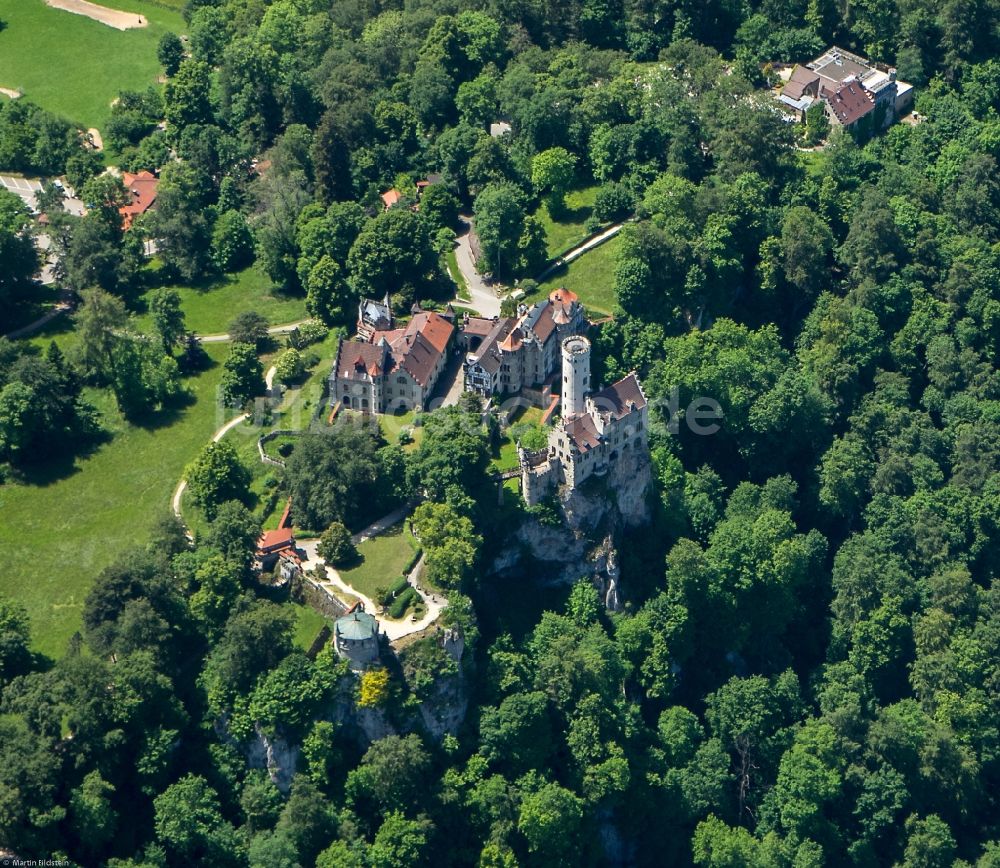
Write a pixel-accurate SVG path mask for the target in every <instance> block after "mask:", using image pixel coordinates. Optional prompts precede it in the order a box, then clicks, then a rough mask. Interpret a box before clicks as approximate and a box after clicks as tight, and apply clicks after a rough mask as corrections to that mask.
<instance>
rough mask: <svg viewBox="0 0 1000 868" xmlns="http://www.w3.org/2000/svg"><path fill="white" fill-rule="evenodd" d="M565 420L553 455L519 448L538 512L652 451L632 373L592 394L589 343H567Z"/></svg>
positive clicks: (527, 495)
mask: <svg viewBox="0 0 1000 868" xmlns="http://www.w3.org/2000/svg"><path fill="white" fill-rule="evenodd" d="M561 349H562V361H563V371H562V402H561V407H562V416H561V418H560V419H559V421H558V422H557V423H556V424H555V425H554V426H553V428H552V430H551V431H550V432H549V445H548V449H542V450H535V451H528V450H525V449H522V448H520V447H519V448H518V460H519V461H520V463H521V490H522V492H523V494H524V499H525V502H526V503H527V504H528V505H529V506H533V505H534V504H535V503H537V502H538V501H540V500H542V499H544V498H545V497H546V496H547V495H548V494H550V493H551V492H552V491H554V490H555V489H556V488H557V487H558V486H559V485H563V486H565V488H566V489H567V490H568V491H573V490H574V489H576V488H577V487H578V486H580V485H581V484H582V483H583V482H584V481H585V480H587V479H589V478H590V477H591V476H603V475H604V474H605V473H607V472H608V470H609V469H610V468H611V467H612V466H613V465H614V464H615V463H616V462H617V461H618V460H619V459H620V458H622V457H623V456H625V455H626V454H630V453H635V452H639V451H641V452H646V451H648V449H649V431H648V428H649V425H648V415H647V401H646V395H645V393H644V392H643V390H642V384H641V383H640V382H639V378H638V376H637V375H636V374H635V372H632V373H631V374H629V375H628V376H627V377H624V378H622V379H621V380H619V381H618V382H617V383H614V384H612V385H611V386H608V387H607V388H605V389H601V390H599V391H597V392H591V390H590V387H591V375H590V341H588V340H587V339H586V338H585V337H582V336H579V335H572V336H570V337H567V338H565V339H564V340H563V342H562V346H561Z"/></svg>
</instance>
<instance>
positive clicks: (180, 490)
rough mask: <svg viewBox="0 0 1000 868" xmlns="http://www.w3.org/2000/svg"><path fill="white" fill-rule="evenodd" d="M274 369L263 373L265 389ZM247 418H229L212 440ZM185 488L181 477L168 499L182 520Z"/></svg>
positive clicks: (270, 385) (216, 440) (268, 385)
mask: <svg viewBox="0 0 1000 868" xmlns="http://www.w3.org/2000/svg"><path fill="white" fill-rule="evenodd" d="M276 371H277V368H275V367H274V365H271V367H270V368H268V369H267V373H266V374H264V383H265V384H266V385H267V390H268V391H269V392H270V391H271V389H272V388H273V387H274V375H275V373H276ZM249 418H250V414H249V413H242V414H240V415H239V416H237V417H236V418H235V419H230V420H229V421H228V422H226V424H225V425H223V426H222V427H221V428H219V429H218V430H217V431H216V432H215V433H214V434H213V435H212V442H213V443H218V442H219V441H220V440H221V439H222V438H223V437H225V436H226V434H228V433H229V432H230V431H232V430H233V428H235V427H236V426H237V425H239V424H240V422H245V421H246V420H247V419H249ZM186 489H187V480H186V479H182V480H181V481H180V482H178V483H177V487H176V488H175V489H174V496H173V497H172V498H171V499H170V508H171V509H173V511H174V515H176V516H177V517H178V518H179V519H180V520H181V521H182V522H183V521H184V516H183V515H182V514H181V500H182V499H183V497H184V492H185V490H186Z"/></svg>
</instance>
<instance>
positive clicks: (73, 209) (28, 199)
mask: <svg viewBox="0 0 1000 868" xmlns="http://www.w3.org/2000/svg"><path fill="white" fill-rule="evenodd" d="M0 187H5V188H6V189H8V190H10V192H11V193H16V194H17V195H18V196H20V197H21V199H22V200H23V201H24V204H25V205H27V206H28V207H29V208H30V209H31V210H32V211H34V210H35V208H36V202H35V194H36V193H37V192H38V191H39V190H41V189H42V180H41V179H40V178H18V177H16V176H15V175H0ZM67 193H68V194H70V195H68V196H67V198H65V199H63V208H64V209H65V210H66V211H68V212H69V213H70V214H75V215H76V216H77V217H82V216H83V213H84V210H85V209H84V207H83V202H81V201H80V200H79V199H77V198H76V197H75V196H74V195H72V193H73V191H72V190H70V189H68V188H67Z"/></svg>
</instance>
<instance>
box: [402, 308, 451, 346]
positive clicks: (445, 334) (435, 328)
mask: <svg viewBox="0 0 1000 868" xmlns="http://www.w3.org/2000/svg"><path fill="white" fill-rule="evenodd" d="M454 331H455V326H454V325H453V324H452V323H451V322H449V321H448V320H446V319H445V318H444V317H443V316H441V315H440V314H437V313H434V311H430V310H427V311H422V312H421V313H418V314H414V316H413V319H411V320H410V324H409V325H408V326H407V327H406V334H408V335H415V334H418V333H419V334H422V335H423V336H424V337H425V338H426V339H427V340H428V341H429V342H430V344H431V346H433V347H434V349H436V350H437V351H438V352H439V353H443V352H444V351H445V350H446V349H448V341H450V340H451V335H452V333H453V332H454Z"/></svg>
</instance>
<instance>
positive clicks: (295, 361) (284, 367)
mask: <svg viewBox="0 0 1000 868" xmlns="http://www.w3.org/2000/svg"><path fill="white" fill-rule="evenodd" d="M274 368H275V375H276V376H277V378H278V380H279V381H281V382H282V383H294V382H295V381H296V380H298V379H299V378H300V377H301V376H302V375H303V374H304V373H305V365H304V364H303V362H302V356H300V355H299V351H298V350H296V349H289V350H285V351H284V352H283V353H282V354H281V358H279V359H278V361H277V363H276V364H275V366H274Z"/></svg>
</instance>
